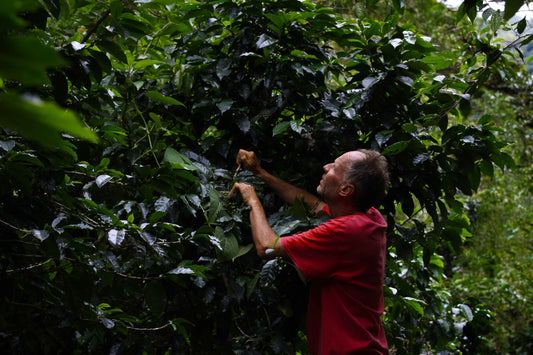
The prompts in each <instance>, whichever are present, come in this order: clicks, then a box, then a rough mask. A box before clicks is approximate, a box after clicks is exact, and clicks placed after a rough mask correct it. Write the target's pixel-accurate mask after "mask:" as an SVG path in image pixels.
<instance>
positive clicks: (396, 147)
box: [381, 141, 409, 155]
mask: <svg viewBox="0 0 533 355" xmlns="http://www.w3.org/2000/svg"><path fill="white" fill-rule="evenodd" d="M408 145H409V141H401V142H396V143H394V144H391V145H390V146H388V147H387V148H385V150H384V151H383V152H381V154H383V155H396V154H399V153H401V152H403V151H404V150H405V149H406V148H407V146H408Z"/></svg>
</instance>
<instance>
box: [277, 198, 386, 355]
mask: <svg viewBox="0 0 533 355" xmlns="http://www.w3.org/2000/svg"><path fill="white" fill-rule="evenodd" d="M325 210H326V211H327V212H329V209H328V208H327V207H326V208H325ZM386 228H387V224H386V222H385V220H384V219H383V217H382V216H381V214H380V213H379V212H378V210H376V209H375V208H371V209H369V210H368V211H367V213H358V214H355V215H348V216H342V217H337V218H334V219H331V220H329V221H327V222H325V223H323V224H321V225H320V226H318V227H316V228H314V229H311V230H309V231H306V232H303V233H300V234H295V235H292V236H289V237H284V238H281V242H282V243H283V248H284V249H285V251H286V252H287V254H288V255H289V257H290V258H291V260H292V261H293V262H294V264H295V265H296V267H298V268H299V269H300V270H301V272H302V273H303V275H304V276H305V277H306V279H308V280H311V285H310V295H309V304H308V313H307V338H308V341H309V349H310V352H311V354H312V355H315V354H320V355H322V354H328V355H329V354H356V353H357V354H388V353H389V351H388V346H387V339H386V338H385V333H384V331H383V326H382V324H381V319H380V316H381V314H382V313H383V278H384V272H385V253H386V237H385V230H386Z"/></svg>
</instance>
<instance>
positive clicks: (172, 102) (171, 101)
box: [146, 91, 185, 107]
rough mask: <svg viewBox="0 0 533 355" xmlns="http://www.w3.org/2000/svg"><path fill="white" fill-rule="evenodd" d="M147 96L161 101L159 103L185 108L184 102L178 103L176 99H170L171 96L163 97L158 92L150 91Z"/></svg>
mask: <svg viewBox="0 0 533 355" xmlns="http://www.w3.org/2000/svg"><path fill="white" fill-rule="evenodd" d="M146 96H148V97H149V98H151V99H152V100H155V101H159V102H162V103H164V104H168V105H177V106H183V107H185V105H184V104H183V103H182V102H180V101H178V100H176V99H174V98H172V97H169V96H163V94H161V93H160V92H158V91H148V92H147V93H146Z"/></svg>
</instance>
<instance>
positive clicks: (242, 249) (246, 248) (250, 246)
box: [231, 244, 254, 261]
mask: <svg viewBox="0 0 533 355" xmlns="http://www.w3.org/2000/svg"><path fill="white" fill-rule="evenodd" d="M253 247H254V245H253V244H248V245H243V246H240V247H239V251H238V252H237V254H236V255H235V256H234V257H233V258H231V261H235V259H237V258H238V257H240V256H243V255H245V254H247V253H248V252H249V251H250V250H252V249H253Z"/></svg>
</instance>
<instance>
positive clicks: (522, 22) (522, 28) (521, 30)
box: [516, 17, 527, 34]
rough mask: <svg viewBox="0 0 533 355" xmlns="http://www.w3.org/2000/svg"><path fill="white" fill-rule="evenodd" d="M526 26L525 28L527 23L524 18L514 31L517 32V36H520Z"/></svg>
mask: <svg viewBox="0 0 533 355" xmlns="http://www.w3.org/2000/svg"><path fill="white" fill-rule="evenodd" d="M526 26H527V21H526V18H525V17H524V18H523V19H522V20H520V21H519V22H518V24H517V25H516V30H517V31H518V33H519V34H522V33H523V32H524V30H525V29H526Z"/></svg>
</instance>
